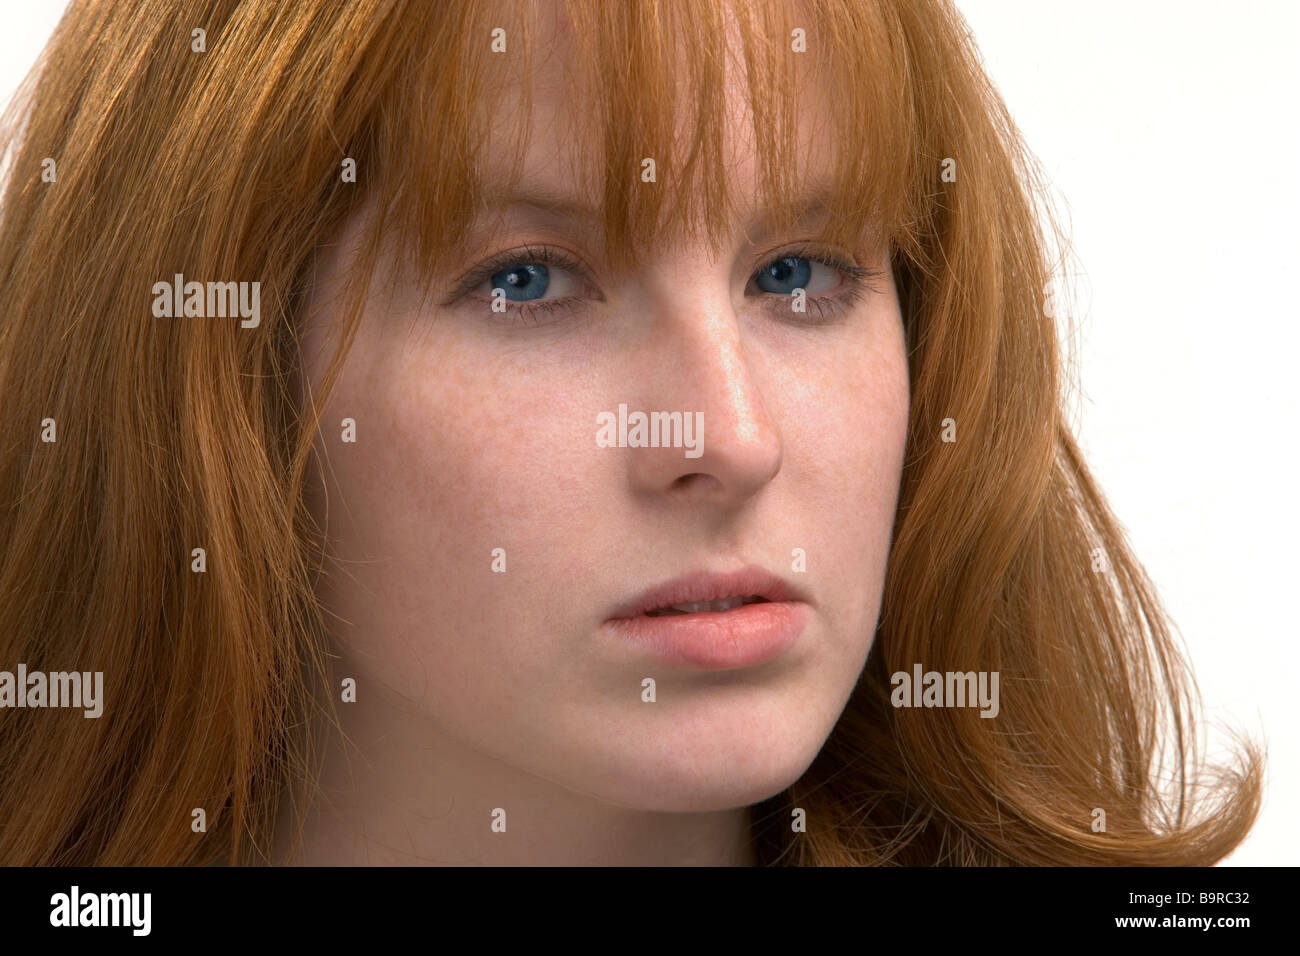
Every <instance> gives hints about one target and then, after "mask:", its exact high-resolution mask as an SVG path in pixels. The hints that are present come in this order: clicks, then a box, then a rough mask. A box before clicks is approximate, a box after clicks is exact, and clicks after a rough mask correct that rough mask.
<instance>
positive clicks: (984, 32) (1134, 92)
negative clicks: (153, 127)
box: [0, 0, 1300, 865]
mask: <svg viewBox="0 0 1300 956" xmlns="http://www.w3.org/2000/svg"><path fill="white" fill-rule="evenodd" d="M957 5H958V8H959V9H960V10H961V11H962V13H963V14H964V15H965V16H966V18H967V19H968V21H969V22H970V25H971V28H972V30H973V33H974V36H975V39H976V41H977V42H978V44H979V46H980V48H981V50H982V52H983V54H984V57H985V60H986V64H987V67H988V70H989V72H990V74H991V75H992V77H993V79H994V82H995V83H996V84H997V86H998V88H999V90H1000V91H1001V93H1002V95H1003V97H1004V99H1005V100H1006V102H1007V104H1008V105H1009V107H1010V109H1011V112H1012V114H1013V116H1014V117H1015V119H1016V122H1017V124H1018V125H1019V126H1020V128H1021V130H1022V131H1023V132H1024V134H1025V137H1026V139H1027V141H1028V143H1029V145H1030V148H1031V149H1032V150H1033V151H1034V153H1035V154H1036V155H1037V157H1038V158H1039V160H1041V162H1042V164H1043V166H1044V169H1045V171H1046V172H1047V174H1048V176H1049V177H1050V179H1051V182H1052V184H1053V187H1054V192H1055V197H1056V201H1057V202H1058V205H1060V206H1061V208H1063V209H1065V210H1067V211H1068V221H1067V222H1068V225H1069V227H1070V238H1071V240H1072V243H1073V250H1074V255H1075V260H1074V263H1075V264H1074V268H1073V270H1072V271H1071V273H1070V275H1069V276H1068V279H1069V280H1070V285H1069V286H1067V287H1066V288H1070V287H1071V286H1072V287H1073V288H1074V290H1075V292H1076V298H1075V304H1074V307H1073V310H1074V313H1075V319H1076V323H1077V324H1078V328H1079V339H1078V344H1079V345H1080V346H1081V348H1080V349H1079V352H1078V357H1079V360H1080V366H1079V372H1080V380H1081V386H1082V388H1081V395H1080V396H1079V398H1078V400H1077V401H1076V402H1075V404H1074V406H1073V407H1074V411H1075V416H1076V417H1075V419H1074V420H1075V421H1076V422H1077V424H1078V429H1077V430H1078V433H1079V435H1080V438H1081V441H1082V444H1083V447H1084V450H1085V453H1086V454H1087V459H1088V461H1089V463H1090V465H1091V467H1092V469H1093V472H1094V474H1095V475H1096V477H1097V478H1098V480H1099V481H1100V483H1101V485H1102V488H1103V489H1104V490H1105V492H1106V493H1107V495H1108V496H1109V499H1110V501H1111V504H1112V506H1113V507H1114V509H1115V511H1116V513H1117V514H1118V515H1119V517H1120V519H1121V521H1122V522H1123V523H1124V525H1125V526H1126V528H1127V529H1128V532H1129V535H1130V537H1131V540H1132V542H1133V544H1134V546H1135V548H1136V550H1137V553H1138V556H1139V557H1140V558H1141V560H1142V561H1143V562H1144V564H1145V565H1146V567H1147V569H1148V571H1149V572H1150V574H1151V576H1152V578H1153V579H1154V581H1155V582H1156V585H1157V586H1158V588H1159V589H1160V593H1161V595H1162V597H1163V599H1164V601H1165V603H1166V605H1167V607H1168V608H1169V610H1170V612H1171V613H1172V615H1173V618H1174V620H1175V622H1176V623H1177V624H1178V626H1179V628H1180V630H1181V633H1182V635H1183V638H1184V640H1185V641H1186V643H1187V646H1188V648H1189V653H1190V657H1191V660H1192V662H1193V665H1194V668H1195V673H1196V676H1197V678H1198V680H1199V683H1200V687H1201V691H1202V695H1203V697H1204V701H1205V704H1206V718H1207V720H1206V723H1207V724H1208V725H1209V727H1208V729H1209V731H1210V736H1209V738H1208V741H1207V744H1208V748H1209V752H1210V754H1211V755H1213V754H1215V753H1216V752H1218V750H1219V748H1220V747H1221V745H1222V741H1223V738H1222V735H1221V734H1218V733H1216V732H1215V731H1216V730H1217V729H1218V728H1219V727H1221V726H1223V725H1228V726H1233V727H1237V728H1239V729H1241V730H1244V731H1246V732H1247V733H1249V734H1251V735H1252V736H1254V737H1255V738H1256V739H1257V740H1261V741H1265V742H1266V743H1267V744H1268V746H1269V754H1268V758H1269V759H1268V768H1267V769H1268V786H1267V790H1266V796H1265V805H1264V810H1263V813H1262V815H1261V817H1260V820H1259V823H1258V824H1257V826H1256V828H1255V830H1254V831H1253V833H1252V834H1251V836H1250V837H1249V839H1248V840H1247V841H1246V842H1245V843H1244V844H1243V845H1242V847H1241V848H1240V849H1239V850H1238V851H1237V852H1236V853H1235V854H1233V855H1232V856H1231V857H1230V858H1229V860H1228V861H1227V862H1228V863H1229V864H1271V865H1279V864H1282V865H1294V864H1297V863H1300V827H1298V826H1297V823H1296V814H1295V813H1294V812H1293V810H1292V809H1291V808H1293V807H1300V761H1298V760H1297V748H1296V745H1295V743H1294V742H1293V741H1292V739H1291V735H1292V734H1293V733H1295V732H1296V731H1297V730H1300V705H1298V704H1297V700H1298V699H1300V687H1297V678H1298V677H1300V666H1297V664H1298V661H1300V652H1298V651H1297V644H1298V642H1300V628H1298V627H1297V626H1296V623H1295V618H1294V613H1293V608H1294V597H1295V592H1296V582H1295V580H1294V579H1295V576H1296V572H1297V568H1298V563H1297V561H1296V560H1295V557H1294V556H1295V549H1296V543H1297V539H1298V537H1300V536H1298V535H1297V532H1298V531H1300V520H1297V506H1296V475H1295V464H1296V458H1297V455H1296V441H1297V438H1296V429H1297V427H1300V402H1297V399H1296V392H1295V382H1296V375H1295V363H1296V357H1297V346H1298V345H1300V331H1298V329H1300V306H1298V305H1297V299H1296V289H1295V280H1296V271H1295V265H1296V262H1297V259H1300V240H1298V239H1297V219H1298V218H1300V216H1298V214H1300V196H1298V193H1300V186H1298V185H1297V183H1298V176H1297V170H1296V164H1297V163H1300V134H1298V133H1297V118H1298V114H1300V111H1298V110H1297V103H1300V67H1297V66H1296V64H1297V62H1300V56H1298V54H1300V49H1298V48H1300V2H1296V0H1237V2H1235V3H1233V4H1231V5H1229V6H1224V5H1222V4H1218V3H1209V2H1192V0H1086V2H1083V0H1079V2H1072V3H1066V2H1043V0H957ZM0 9H3V14H2V15H0V95H3V96H4V97H6V99H7V97H8V96H9V95H10V94H11V93H12V91H13V90H14V89H15V88H16V87H17V84H18V83H19V82H20V80H21V79H22V77H23V75H24V74H25V72H26V70H27V68H28V67H29V66H30V65H31V63H32V61H33V60H34V59H35V57H36V55H37V53H38V52H39V50H40V48H41V46H42V45H43V44H44V42H45V40H46V39H47V37H48V36H49V34H50V32H51V30H52V29H53V27H54V24H55V23H56V21H57V20H58V17H59V14H60V13H61V11H62V9H63V4H62V3H61V2H59V0H39V2H18V0H6V2H5V3H4V4H3V5H2V6H0ZM1059 311H1065V310H1063V309H1062V310H1059Z"/></svg>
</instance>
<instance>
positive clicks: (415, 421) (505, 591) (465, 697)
mask: <svg viewBox="0 0 1300 956" xmlns="http://www.w3.org/2000/svg"><path fill="white" fill-rule="evenodd" d="M545 378H546V376H545V375H544V374H540V373H534V374H533V375H532V377H530V376H529V374H528V373H527V372H526V370H524V369H521V368H519V367H511V366H509V365H507V364H497V363H493V362H485V361H484V360H483V357H482V356H481V355H479V354H477V352H476V350H475V349H474V348H472V347H469V346H466V345H463V344H462V343H460V342H459V341H458V340H457V338H456V337H455V336H454V335H452V334H446V335H442V336H440V337H439V339H438V341H437V343H436V344H433V343H428V344H422V345H419V346H418V347H412V346H411V345H409V344H406V345H404V346H403V347H384V346H382V345H381V343H379V342H364V341H362V338H361V335H360V334H359V335H358V339H357V342H356V343H355V345H354V351H353V353H352V354H351V355H350V356H349V359H348V363H347V365H346V366H345V369H344V372H343V374H342V376H341V377H340V380H339V382H338V387H337V388H336V390H335V393H334V397H333V398H332V400H331V403H330V412H329V414H328V416H327V418H326V421H327V422H330V423H336V422H338V421H339V420H340V419H341V418H343V417H352V418H355V419H356V421H357V441H356V443H355V444H349V443H346V442H343V441H341V440H340V436H339V431H338V429H337V428H333V427H331V428H327V429H325V435H326V439H325V445H326V447H325V456H326V460H327V461H328V462H329V465H330V468H329V472H330V473H331V475H332V478H331V480H330V485H331V489H330V501H331V506H330V508H329V513H330V520H329V525H330V532H331V540H332V542H333V544H334V554H335V555H336V556H337V558H338V561H337V563H336V564H335V565H334V567H335V568H336V572H335V575H334V577H335V579H336V580H335V584H334V586H333V587H331V588H330V589H329V591H328V593H327V594H323V595H322V596H323V597H325V599H326V600H327V604H328V606H329V607H330V608H331V609H332V610H333V611H334V612H335V613H336V614H337V615H338V616H339V617H340V618H342V619H343V620H344V621H356V622H364V626H358V627H355V628H348V627H346V625H343V626H340V627H337V628H336V629H335V633H336V635H337V636H338V637H339V638H340V639H341V640H342V642H343V643H344V645H345V647H346V649H347V651H348V652H349V654H348V656H349V657H350V658H352V659H353V660H354V661H355V662H357V663H358V665H359V666H362V667H365V668H366V669H367V670H368V671H369V672H370V673H371V675H372V676H374V677H376V678H378V679H379V680H381V681H382V682H383V683H384V684H385V685H387V686H389V687H391V688H392V689H393V690H395V691H396V692H398V693H399V694H400V695H402V696H404V697H406V698H407V699H409V700H414V701H419V702H420V705H421V706H425V705H427V706H428V708H429V709H430V712H431V714H432V715H433V716H435V717H436V718H438V719H440V720H441V721H443V722H444V723H445V724H446V725H451V726H455V725H462V724H469V723H473V724H475V725H477V726H480V727H481V726H484V725H485V724H486V723H487V722H488V721H489V720H490V719H491V718H490V715H489V709H490V710H491V711H492V713H493V714H494V715H495V716H496V717H498V718H499V717H500V715H501V710H502V708H503V707H508V706H509V704H508V701H509V700H511V699H512V697H513V696H514V694H513V691H512V688H513V689H517V688H518V687H520V686H522V685H524V684H525V683H526V682H527V681H528V680H529V679H530V678H535V677H536V675H537V674H539V673H542V672H545V671H548V670H550V669H552V668H553V667H554V664H555V658H556V656H557V647H556V645H558V644H559V643H560V642H561V638H560V637H559V636H553V635H551V634H550V632H549V631H548V630H547V629H546V628H545V625H546V624H547V623H548V621H549V622H551V623H554V620H555V619H554V617H553V616H552V615H551V613H549V612H551V611H552V610H553V609H552V608H550V607H549V606H548V602H549V601H554V600H556V599H557V593H562V591H563V588H557V586H556V581H557V580H558V581H562V580H565V579H566V577H567V578H569V579H577V577H578V576H580V575H581V574H582V568H581V564H582V556H583V554H584V548H583V547H582V542H581V538H582V537H583V536H585V535H587V534H588V533H589V532H590V526H591V524H592V522H593V518H592V516H591V514H590V513H589V511H588V509H587V508H586V507H584V503H589V502H591V501H592V500H594V498H593V495H594V493H595V490H596V487H597V486H598V484H599V482H600V477H599V476H598V475H596V474H594V473H593V470H592V467H591V465H592V460H591V459H592V454H591V450H590V449H589V448H588V447H587V446H588V445H589V444H590V445H593V447H594V434H595V426H594V422H593V424H592V426H591V428H589V429H588V428H586V427H585V421H586V418H587V417H589V416H587V415H586V414H585V412H582V411H580V409H579V407H578V402H580V401H581V399H580V398H579V397H577V395H578V394H580V393H581V392H582V389H581V388H577V387H574V383H573V382H572V381H570V382H568V383H567V386H566V384H565V383H563V382H549V383H548V382H547V381H545ZM538 394H544V395H549V396H560V395H563V396H564V398H563V399H560V398H558V397H557V398H548V399H547V400H546V401H538V400H536V396H537V395H538ZM594 520H598V519H594Z"/></svg>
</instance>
